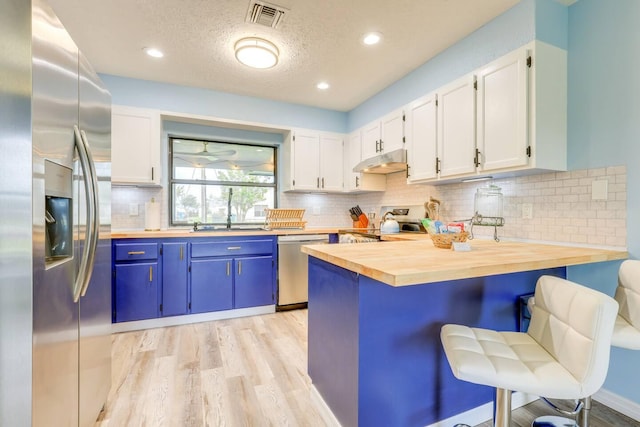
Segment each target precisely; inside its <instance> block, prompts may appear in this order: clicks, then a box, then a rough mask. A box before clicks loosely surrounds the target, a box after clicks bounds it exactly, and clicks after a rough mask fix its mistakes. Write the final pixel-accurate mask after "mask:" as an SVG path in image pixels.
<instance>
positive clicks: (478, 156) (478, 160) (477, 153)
mask: <svg viewBox="0 0 640 427" xmlns="http://www.w3.org/2000/svg"><path fill="white" fill-rule="evenodd" d="M473 164H475V165H476V167H478V166H480V150H478V149H477V148H476V156H475V157H474V158H473Z"/></svg>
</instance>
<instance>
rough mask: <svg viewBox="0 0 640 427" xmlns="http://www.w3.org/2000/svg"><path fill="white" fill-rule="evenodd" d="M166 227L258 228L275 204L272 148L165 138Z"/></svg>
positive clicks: (273, 149) (274, 156)
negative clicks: (168, 215)
mask: <svg viewBox="0 0 640 427" xmlns="http://www.w3.org/2000/svg"><path fill="white" fill-rule="evenodd" d="M169 150H170V151H169V153H170V155H169V159H170V160H169V161H170V163H171V164H170V168H169V169H170V171H171V176H170V177H169V180H170V187H171V195H170V204H171V206H170V212H171V221H170V222H171V225H192V224H193V223H194V222H198V223H201V224H208V225H225V226H226V225H227V224H231V225H232V226H235V225H251V224H253V225H256V224H263V223H264V219H265V209H266V208H274V207H275V200H276V190H277V189H276V178H275V177H276V167H275V158H276V149H275V147H270V146H258V145H249V144H235V143H227V142H217V141H203V140H194V139H186V138H176V137H170V138H169Z"/></svg>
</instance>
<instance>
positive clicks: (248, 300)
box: [112, 236, 277, 322]
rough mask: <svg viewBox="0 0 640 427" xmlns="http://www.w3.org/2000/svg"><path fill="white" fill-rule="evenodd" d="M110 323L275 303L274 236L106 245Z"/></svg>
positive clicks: (140, 240) (146, 240)
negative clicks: (110, 277) (108, 247)
mask: <svg viewBox="0 0 640 427" xmlns="http://www.w3.org/2000/svg"><path fill="white" fill-rule="evenodd" d="M112 251H113V299H112V300H113V321H114V322H128V321H133V320H143V319H154V318H158V317H161V316H162V317H168V316H182V315H187V314H196V313H206V312H213V311H221V310H231V309H234V308H246V307H257V306H264V305H272V304H275V300H274V294H275V290H274V288H275V283H276V269H275V265H276V259H277V246H276V238H275V236H259V237H258V236H255V237H226V238H217V237H210V238H209V237H207V238H185V237H182V238H161V239H155V238H131V239H114V240H112Z"/></svg>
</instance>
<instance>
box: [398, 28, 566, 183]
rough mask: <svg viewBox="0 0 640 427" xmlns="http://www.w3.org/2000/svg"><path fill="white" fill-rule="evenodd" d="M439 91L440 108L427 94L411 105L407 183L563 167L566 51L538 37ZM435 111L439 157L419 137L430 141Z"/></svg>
mask: <svg viewBox="0 0 640 427" xmlns="http://www.w3.org/2000/svg"><path fill="white" fill-rule="evenodd" d="M435 96H436V98H437V100H436V108H435V111H432V110H431V109H430V107H429V105H428V102H429V101H428V99H429V98H428V97H425V98H421V99H419V100H417V101H415V102H414V103H412V104H410V105H409V106H408V107H406V109H407V115H408V119H407V124H406V134H407V141H408V142H407V149H408V152H407V156H408V159H409V160H408V161H409V177H408V182H410V183H415V182H431V183H438V182H440V183H445V182H451V181H453V180H457V179H460V178H465V177H470V176H483V175H489V174H490V175H491V176H493V177H499V176H501V174H504V175H506V174H512V173H514V172H516V173H517V172H519V171H530V170H533V169H537V170H566V168H567V52H566V51H565V50H563V49H560V48H558V47H555V46H551V45H549V44H546V43H543V42H540V41H533V42H531V43H529V44H527V45H525V46H523V47H521V48H519V49H517V50H515V51H513V52H511V53H509V54H507V55H505V56H503V57H501V58H499V59H497V60H495V61H493V62H491V63H490V64H488V65H487V66H485V67H483V68H481V69H479V70H477V71H475V72H474V73H472V74H470V75H468V76H465V77H463V78H461V79H459V80H456V81H454V82H452V83H450V84H448V85H446V86H444V87H442V88H440V89H438V90H436V91H435ZM434 116H435V117H437V118H436V120H437V123H438V126H437V129H436V136H435V137H436V140H437V148H436V150H435V156H436V160H435V161H434V160H433V156H434V154H433V153H434V151H433V147H432V146H431V145H429V144H431V142H428V143H427V142H424V143H422V142H420V141H421V140H423V141H432V140H433V138H434V135H433V133H432V131H431V130H430V128H429V125H428V123H431V120H433V117H434ZM418 117H420V118H418ZM426 117H428V119H426ZM427 133H428V135H426V134H427ZM417 135H420V136H417ZM434 170H435V173H436V175H434Z"/></svg>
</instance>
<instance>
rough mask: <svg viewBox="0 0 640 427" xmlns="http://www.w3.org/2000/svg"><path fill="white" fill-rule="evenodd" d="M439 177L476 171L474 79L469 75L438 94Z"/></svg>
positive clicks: (441, 89)
mask: <svg viewBox="0 0 640 427" xmlns="http://www.w3.org/2000/svg"><path fill="white" fill-rule="evenodd" d="M437 94H438V130H437V132H438V157H439V159H440V176H441V177H449V176H455V175H463V174H468V173H473V172H475V170H476V163H477V161H476V151H475V148H476V90H475V76H474V75H472V74H471V75H468V76H465V77H463V78H461V79H458V80H456V81H454V82H452V83H450V84H448V85H446V86H444V87H442V88H440V89H439V90H438V91H437Z"/></svg>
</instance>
